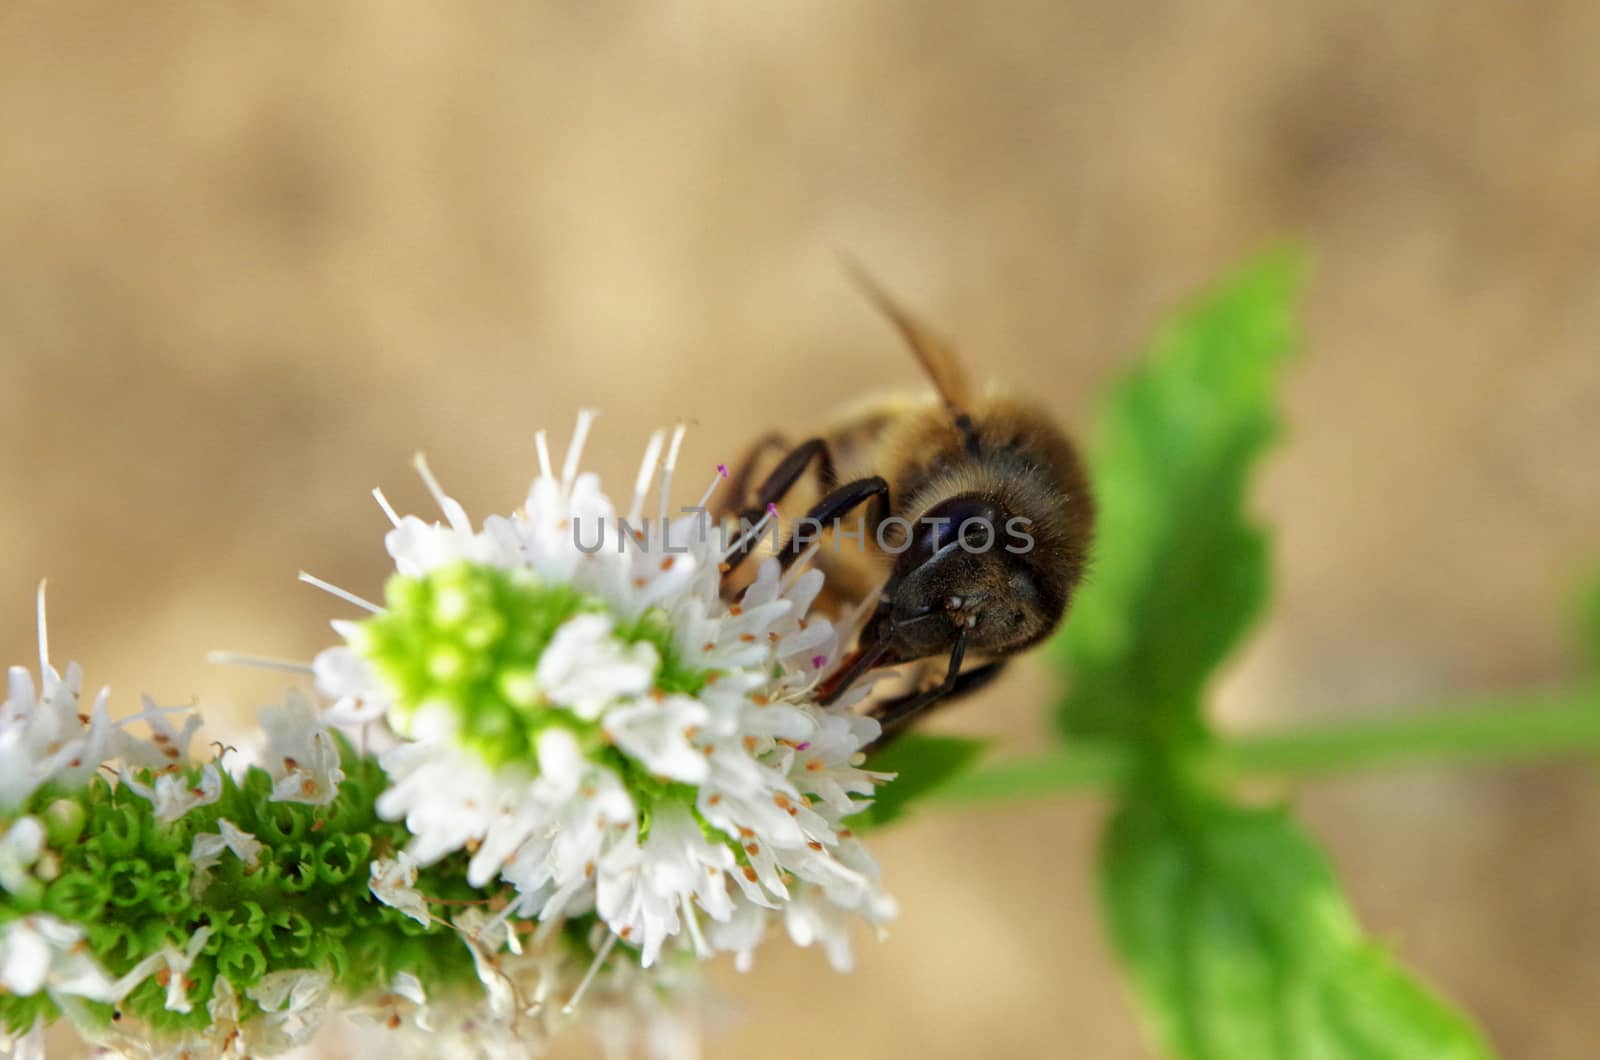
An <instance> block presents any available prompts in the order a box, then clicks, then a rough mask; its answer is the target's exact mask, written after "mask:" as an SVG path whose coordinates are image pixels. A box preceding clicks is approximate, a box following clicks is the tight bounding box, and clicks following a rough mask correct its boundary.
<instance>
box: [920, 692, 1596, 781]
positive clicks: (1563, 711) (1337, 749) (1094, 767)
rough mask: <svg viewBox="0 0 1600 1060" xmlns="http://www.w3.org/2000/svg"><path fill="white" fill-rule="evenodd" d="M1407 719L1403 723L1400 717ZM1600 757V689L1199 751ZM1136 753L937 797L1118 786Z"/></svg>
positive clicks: (1205, 761) (1353, 764)
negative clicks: (1598, 755)
mask: <svg viewBox="0 0 1600 1060" xmlns="http://www.w3.org/2000/svg"><path fill="white" fill-rule="evenodd" d="M1396 714H1398V715H1399V716H1398V717H1396V716H1395V715H1396ZM1594 754H1600V685H1584V686H1579V687H1575V688H1566V689H1558V690H1555V691H1551V692H1546V693H1533V694H1528V693H1523V694H1515V695H1501V696H1489V697H1483V698H1479V699H1475V700H1472V701H1470V702H1466V703H1459V702H1458V703H1454V704H1449V705H1442V706H1436V707H1432V708H1421V709H1408V710H1405V711H1386V712H1384V714H1383V715H1380V716H1378V717H1374V718H1371V719H1363V720H1360V721H1352V722H1339V723H1317V724H1312V725H1307V726H1304V727H1300V728H1296V729H1293V730H1291V731H1289V732H1284V733H1268V734H1263V735H1250V736H1239V737H1234V738H1232V739H1228V740H1224V741H1222V742H1219V743H1217V744H1214V745H1211V746H1207V747H1198V748H1196V749H1195V751H1194V761H1195V765H1196V767H1197V768H1198V769H1200V770H1202V771H1206V772H1209V773H1211V774H1213V775H1216V776H1220V777H1222V778H1224V779H1244V778H1252V777H1274V778H1293V777H1304V776H1313V775H1320V774H1325V773H1342V772H1351V771H1355V770H1360V769H1375V768H1380V767H1393V766H1402V765H1409V764H1415V763H1423V762H1425V763H1430V764H1432V763H1463V762H1493V763H1506V762H1515V761H1519V760H1523V759H1529V758H1542V757H1552V756H1560V755H1578V756H1582V755H1594ZM1138 758H1139V756H1138V754H1137V752H1135V751H1134V750H1132V749H1129V748H1127V747H1122V746H1115V745H1109V744H1087V745H1083V744H1080V745H1077V746H1068V747H1063V748H1060V749H1058V750H1054V751H1051V752H1050V753H1049V754H1045V755H1039V756H1036V757H1032V758H1025V759H1020V760H1017V761H1012V762H1002V763H998V764H995V765H992V766H989V767H987V768H980V769H977V770H974V771H973V772H971V773H967V774H965V775H963V776H958V777H956V778H954V779H953V780H951V781H950V782H949V783H948V784H945V785H944V786H942V787H941V788H940V789H939V791H938V792H937V793H936V795H935V797H936V798H938V799H940V800H943V801H949V802H985V801H997V800H1011V799H1021V798H1028V797H1033V796H1039V795H1053V794H1062V793H1067V792H1073V791H1082V790H1086V789H1091V790H1103V789H1107V788H1112V787H1115V786H1116V785H1117V784H1119V783H1120V782H1122V781H1123V780H1125V779H1126V778H1127V777H1129V776H1130V775H1131V774H1132V772H1133V770H1134V769H1135V767H1136V766H1137V764H1138Z"/></svg>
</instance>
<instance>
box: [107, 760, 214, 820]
mask: <svg viewBox="0 0 1600 1060" xmlns="http://www.w3.org/2000/svg"><path fill="white" fill-rule="evenodd" d="M119 776H120V777H121V779H122V783H123V784H124V785H125V786H126V787H127V788H128V790H129V791H132V792H134V793H135V794H137V795H140V796H142V797H144V798H146V799H149V800H150V804H151V805H152V806H153V807H154V808H155V818H156V820H158V821H160V822H162V823H163V824H171V823H172V822H173V821H176V820H177V819H178V818H180V817H182V816H183V815H184V814H186V813H188V812H189V811H190V810H192V809H194V808H195V807H196V806H206V805H209V804H210V803H213V802H216V801H217V800H218V799H220V798H222V774H221V773H220V772H219V771H218V770H217V767H216V766H214V765H206V766H203V767H202V768H201V770H200V779H199V780H198V781H193V780H190V779H189V778H188V777H186V776H184V775H182V774H179V773H163V774H162V775H161V776H158V777H156V780H155V784H154V785H153V786H152V785H149V784H143V783H141V782H140V781H139V779H138V778H137V777H136V776H135V775H134V774H133V772H132V771H131V770H129V769H127V768H126V767H124V768H123V769H122V770H121V772H120V774H119Z"/></svg>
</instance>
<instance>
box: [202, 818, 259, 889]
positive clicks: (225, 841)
mask: <svg viewBox="0 0 1600 1060" xmlns="http://www.w3.org/2000/svg"><path fill="white" fill-rule="evenodd" d="M217 828H218V831H215V832H201V833H200V834H199V835H197V836H195V837H194V842H192V843H191V844H190V845H189V865H190V868H191V869H192V870H193V875H192V876H191V877H190V879H189V890H190V893H191V894H193V895H194V897H195V898H199V897H200V896H201V895H202V894H204V893H205V889H206V885H207V884H208V883H209V882H210V881H211V869H212V868H213V867H214V866H215V865H216V864H217V863H218V862H219V861H221V860H222V852H223V851H225V850H226V851H231V852H232V853H233V856H234V857H236V858H238V859H239V860H240V861H242V862H244V863H245V865H246V867H247V868H251V869H253V868H255V867H256V866H257V865H259V864H260V863H261V841H260V840H259V839H257V838H256V837H255V836H253V835H251V834H250V833H249V832H246V831H245V830H244V829H242V828H240V827H239V826H238V825H236V824H234V823H233V822H232V821H230V820H228V819H227V818H226V817H219V818H217Z"/></svg>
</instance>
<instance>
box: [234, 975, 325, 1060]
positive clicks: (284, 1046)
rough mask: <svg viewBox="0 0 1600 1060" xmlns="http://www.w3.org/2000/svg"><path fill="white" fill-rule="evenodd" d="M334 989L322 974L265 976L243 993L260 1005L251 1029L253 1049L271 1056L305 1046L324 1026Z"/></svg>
mask: <svg viewBox="0 0 1600 1060" xmlns="http://www.w3.org/2000/svg"><path fill="white" fill-rule="evenodd" d="M331 988H332V979H331V977H330V976H329V975H328V973H327V972H323V971H308V970H305V969H290V970H287V971H282V972H268V973H267V974H266V975H264V976H262V977H261V980H260V981H259V982H257V983H256V984H255V985H254V986H252V987H249V988H248V989H246V990H245V992H244V993H245V996H246V997H248V998H249V999H250V1000H251V1001H254V1002H255V1003H256V1004H257V1005H260V1006H261V1013H262V1014H261V1016H260V1017H259V1019H258V1020H257V1021H253V1022H252V1025H251V1028H250V1042H251V1045H252V1047H253V1048H255V1049H256V1050H257V1051H259V1052H261V1053H263V1054H272V1053H281V1052H286V1051H287V1050H290V1049H294V1048H297V1047H298V1046H301V1045H304V1044H305V1043H306V1041H307V1040H308V1039H310V1037H311V1035H312V1034H314V1033H315V1032H316V1029H317V1027H318V1026H319V1025H320V1024H321V1023H322V1017H323V1016H324V1015H325V1014H326V1012H327V1009H328V999H329V996H330V994H331V992H332V990H331Z"/></svg>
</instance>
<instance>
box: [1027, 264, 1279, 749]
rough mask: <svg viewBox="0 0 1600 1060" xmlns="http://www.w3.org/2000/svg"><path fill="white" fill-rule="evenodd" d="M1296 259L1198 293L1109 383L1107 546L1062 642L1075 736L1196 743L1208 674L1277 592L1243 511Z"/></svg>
mask: <svg viewBox="0 0 1600 1060" xmlns="http://www.w3.org/2000/svg"><path fill="white" fill-rule="evenodd" d="M1297 272H1298V269H1297V267H1296V262H1295V261H1294V259H1292V258H1291V257H1289V256H1287V255H1278V256H1272V257H1268V258H1265V259H1263V260H1261V261H1259V262H1257V263H1256V264H1254V265H1251V266H1250V267H1248V268H1246V269H1244V270H1243V271H1242V272H1240V273H1239V274H1238V275H1237V276H1235V277H1234V278H1233V279H1232V280H1230V281H1228V282H1227V283H1224V284H1223V285H1222V286H1221V287H1220V288H1219V289H1218V290H1217V291H1216V292H1214V293H1213V294H1211V295H1210V296H1209V297H1207V298H1204V299H1202V300H1201V301H1200V302H1199V303H1198V304H1197V305H1195V306H1193V307H1192V308H1191V309H1190V310H1188V311H1187V312H1186V313H1183V314H1182V315H1181V316H1180V317H1179V318H1178V320H1177V321H1176V322H1175V323H1174V324H1173V325H1172V326H1170V327H1169V328H1168V329H1166V331H1165V332H1164V333H1163V334H1162V335H1161V336H1160V337H1158V338H1157V339H1156V341H1155V343H1154V344H1153V346H1152V348H1151V349H1150V351H1149V352H1148V354H1147V356H1146V357H1145V358H1144V360H1143V361H1142V363H1141V364H1140V366H1139V367H1138V368H1136V369H1135V370H1134V371H1133V372H1132V373H1131V374H1130V375H1128V376H1127V377H1126V378H1124V379H1123V380H1122V381H1121V383H1120V384H1118V385H1117V386H1116V387H1115V388H1114V389H1113V391H1112V393H1111V395H1110V399H1109V404H1108V406H1107V409H1106V413H1105V416H1104V420H1103V422H1102V424H1101V430H1100V433H1099V436H1098V439H1097V440H1098V445H1097V446H1096V447H1095V448H1094V450H1093V456H1094V459H1093V460H1092V464H1093V469H1094V480H1095V489H1096V493H1097V497H1098V501H1097V503H1098V508H1099V515H1098V521H1099V525H1098V529H1097V533H1096V544H1095V549H1094V554H1093V558H1092V562H1091V566H1090V570H1089V575H1088V577H1087V578H1086V579H1085V581H1084V584H1083V586H1082V587H1081V588H1080V590H1079V591H1078V594H1077V597H1076V599H1075V601H1074V603H1073V607H1072V612H1071V614H1070V616H1069V618H1068V621H1067V624H1066V626H1065V628H1064V630H1063V632H1062V634H1061V635H1060V636H1059V637H1058V638H1057V640H1056V643H1055V645H1054V654H1055V657H1056V658H1057V659H1059V660H1060V661H1061V662H1063V663H1064V664H1065V665H1066V667H1067V669H1068V671H1069V673H1070V675H1071V691H1070V694H1069V695H1068V696H1067V698H1066V700H1065V702H1064V703H1063V704H1062V706H1061V709H1060V723H1061V726H1062V728H1063V729H1064V730H1065V731H1066V732H1067V733H1068V734H1071V735H1077V736H1111V737H1116V738H1120V739H1136V738H1137V739H1142V740H1148V739H1151V738H1155V739H1163V740H1166V739H1173V738H1176V739H1193V738H1196V737H1198V736H1199V735H1200V732H1201V726H1200V722H1199V704H1200V700H1201V694H1202V692H1203V689H1204V685H1205V682H1206V679H1207V678H1208V677H1209V676H1210V674H1211V673H1212V671H1214V670H1215V669H1216V667H1217V666H1218V665H1219V664H1220V663H1221V662H1222V661H1223V660H1224V659H1225V658H1226V657H1227V655H1228V653H1229V652H1230V651H1231V650H1232V649H1233V648H1234V646H1235V645H1236V644H1237V643H1238V641H1239V639H1240V637H1241V636H1242V635H1243V634H1244V632H1245V631H1246V630H1247V629H1248V628H1249V626H1250V623H1251V621H1252V620H1253V619H1254V618H1255V617H1256V614H1257V613H1258V612H1259V611H1260V609H1261V606H1262V604H1263V603H1264V601H1265V599H1266V596H1267V587H1268V568H1267V547H1266V540H1265V537H1264V535H1263V534H1262V532H1261V531H1260V530H1259V529H1258V528H1257V527H1256V526H1255V525H1254V523H1253V522H1251V521H1250V520H1249V519H1248V518H1247V517H1246V515H1245V508H1246V492H1247V488H1248V486H1249V475H1250V471H1251V468H1252V467H1253V465H1254V464H1255V461H1256V460H1257V458H1258V457H1259V456H1260V455H1261V453H1262V452H1263V450H1264V449H1265V448H1266V446H1267V444H1268V442H1269V441H1271V439H1272V437H1273V435H1274V434H1275V433H1276V431H1277V427H1278V418H1277V415H1276V413H1275V412H1274V405H1275V402H1276V385H1277V380H1278V374H1279V368H1280V366H1281V365H1282V363H1283V362H1284V361H1285V360H1286V359H1287V357H1288V356H1289V354H1290V352H1291V348H1292V345H1293V343H1292V336H1293V332H1294V325H1293V300H1294V292H1295V288H1296V275H1297Z"/></svg>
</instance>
